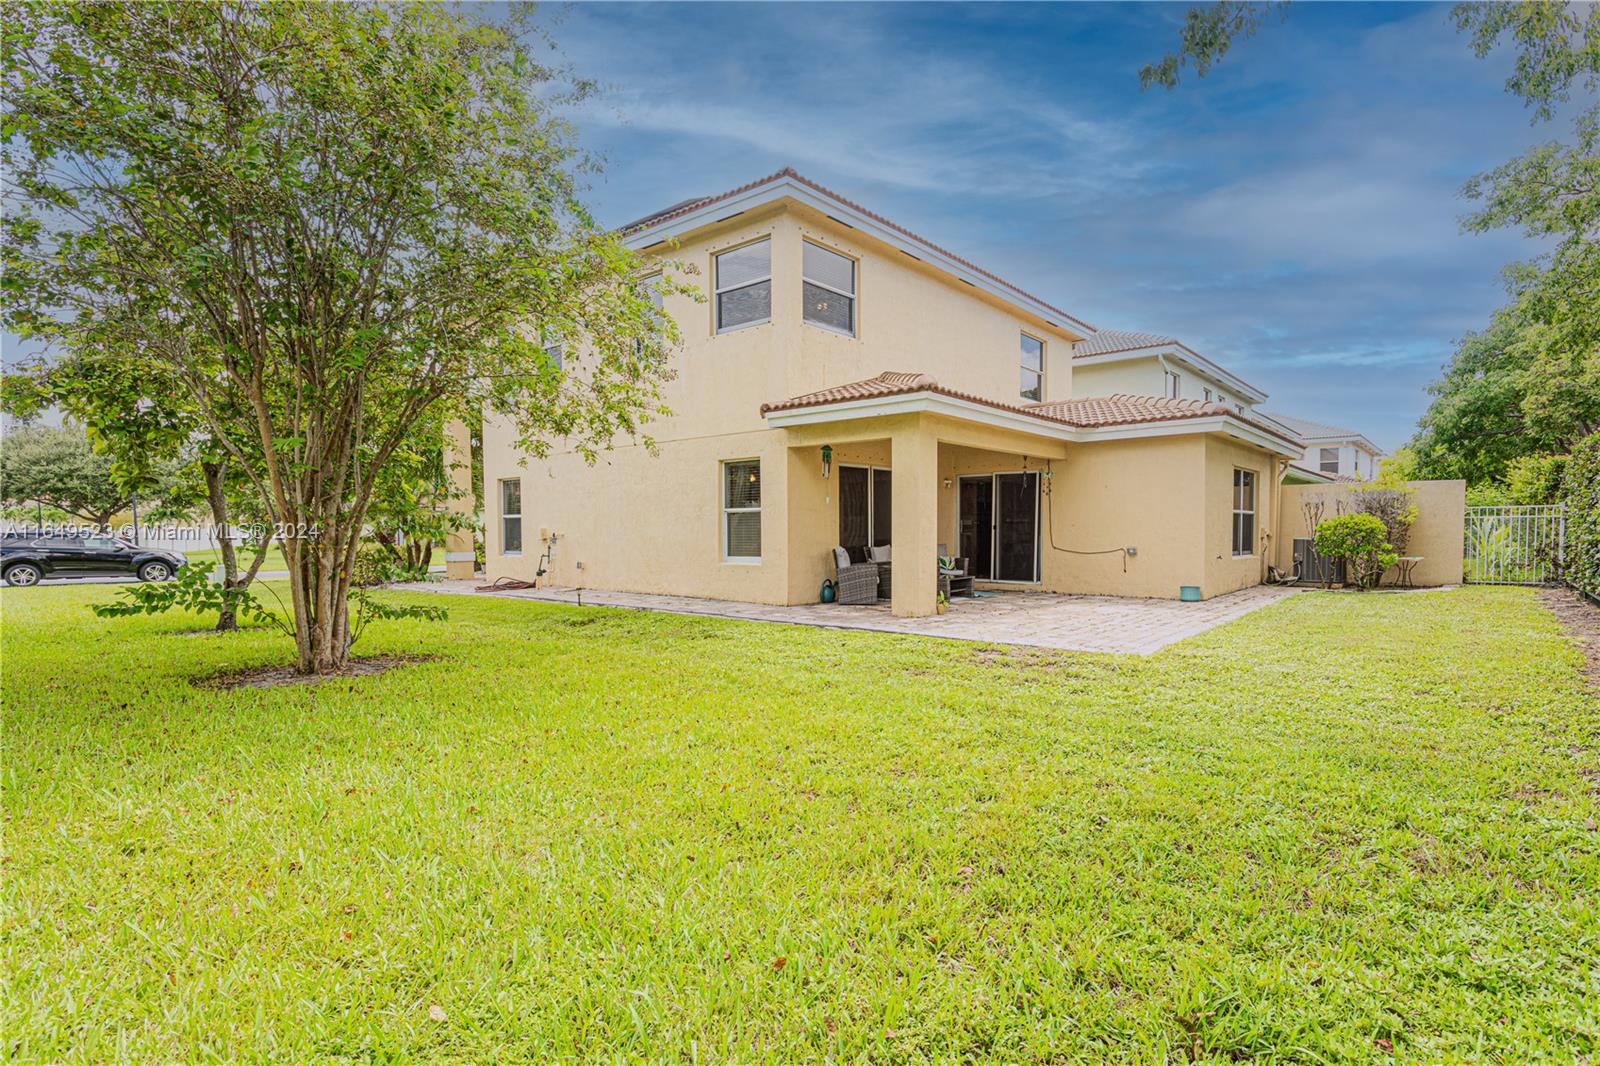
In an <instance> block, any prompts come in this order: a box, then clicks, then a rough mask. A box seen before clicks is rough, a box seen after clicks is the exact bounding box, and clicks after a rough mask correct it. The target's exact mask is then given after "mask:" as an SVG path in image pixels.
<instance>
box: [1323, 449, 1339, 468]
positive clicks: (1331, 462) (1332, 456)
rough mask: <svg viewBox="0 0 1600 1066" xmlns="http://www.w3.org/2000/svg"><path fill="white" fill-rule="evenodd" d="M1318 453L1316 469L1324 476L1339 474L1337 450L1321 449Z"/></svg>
mask: <svg viewBox="0 0 1600 1066" xmlns="http://www.w3.org/2000/svg"><path fill="white" fill-rule="evenodd" d="M1318 451H1319V455H1318V460H1319V463H1318V468H1319V469H1320V470H1321V471H1322V472H1323V473H1324V474H1337V473H1338V472H1339V449H1338V448H1321V449H1318Z"/></svg>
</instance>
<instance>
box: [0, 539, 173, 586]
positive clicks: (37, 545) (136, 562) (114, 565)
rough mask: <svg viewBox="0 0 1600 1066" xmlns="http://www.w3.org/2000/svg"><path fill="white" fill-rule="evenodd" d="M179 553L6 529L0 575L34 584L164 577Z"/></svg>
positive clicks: (8, 581) (10, 581)
mask: <svg viewBox="0 0 1600 1066" xmlns="http://www.w3.org/2000/svg"><path fill="white" fill-rule="evenodd" d="M188 561H189V560H188V557H187V556H184V555H183V554H181V553H179V552H169V551H162V550H160V549H156V548H141V547H139V546H138V545H136V544H131V543H129V542H128V541H125V540H123V539H122V538H120V537H96V536H58V535H56V534H53V533H47V534H45V535H43V536H40V535H39V534H37V533H7V534H5V535H4V536H3V537H0V579H3V580H4V581H5V583H6V584H8V585H37V584H38V583H39V582H40V580H41V579H43V578H47V577H114V576H117V577H120V576H123V575H127V574H132V575H134V576H136V577H137V578H138V579H139V580H140V581H165V580H167V579H168V578H170V577H172V576H173V575H174V574H176V573H177V572H178V567H180V566H183V565H184V564H185V563H187V562H188Z"/></svg>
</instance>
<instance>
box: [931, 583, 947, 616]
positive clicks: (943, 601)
mask: <svg viewBox="0 0 1600 1066" xmlns="http://www.w3.org/2000/svg"><path fill="white" fill-rule="evenodd" d="M933 609H934V610H936V611H938V612H939V613H940V614H944V613H945V612H946V611H948V610H949V609H950V597H948V596H946V595H945V594H944V590H943V589H940V590H939V598H938V599H937V600H935V601H934V604H933Z"/></svg>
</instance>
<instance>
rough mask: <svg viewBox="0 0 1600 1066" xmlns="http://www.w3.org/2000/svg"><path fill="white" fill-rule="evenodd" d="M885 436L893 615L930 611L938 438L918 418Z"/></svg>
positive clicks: (935, 573) (934, 594)
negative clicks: (890, 483) (889, 467)
mask: <svg viewBox="0 0 1600 1066" xmlns="http://www.w3.org/2000/svg"><path fill="white" fill-rule="evenodd" d="M890 442H891V443H890V447H891V449H892V454H891V456H890V463H891V464H892V468H893V471H894V481H893V484H894V489H893V495H894V498H893V501H892V504H891V511H892V515H891V519H890V521H891V523H892V528H893V530H894V532H893V534H892V538H893V540H892V550H893V552H894V556H893V559H894V583H893V589H892V590H891V597H892V600H893V610H894V613H895V614H897V615H907V616H918V615H929V614H933V613H934V604H935V601H936V600H937V598H938V581H939V562H938V552H939V440H938V438H937V437H935V436H934V434H933V429H932V427H930V426H928V425H926V424H924V423H923V421H922V420H921V419H920V418H919V419H915V420H913V421H911V422H909V423H908V424H907V425H906V427H905V428H903V429H897V430H895V432H894V434H893V435H892V437H891V438H890Z"/></svg>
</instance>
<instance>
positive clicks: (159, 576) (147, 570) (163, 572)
mask: <svg viewBox="0 0 1600 1066" xmlns="http://www.w3.org/2000/svg"><path fill="white" fill-rule="evenodd" d="M171 576H172V567H170V566H168V565H167V564H166V563H145V564H144V565H143V566H141V567H139V580H140V581H165V580H166V579H167V578H169V577H171Z"/></svg>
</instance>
